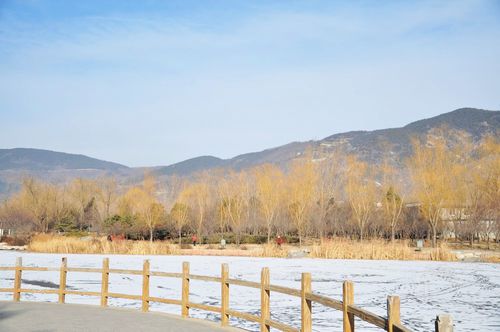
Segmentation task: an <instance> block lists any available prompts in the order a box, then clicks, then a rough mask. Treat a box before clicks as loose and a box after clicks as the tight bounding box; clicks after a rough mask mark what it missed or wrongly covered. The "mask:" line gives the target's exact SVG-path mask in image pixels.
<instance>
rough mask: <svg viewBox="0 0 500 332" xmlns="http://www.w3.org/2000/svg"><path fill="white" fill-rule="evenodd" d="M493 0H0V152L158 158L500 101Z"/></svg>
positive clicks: (125, 160) (227, 153) (240, 148)
mask: <svg viewBox="0 0 500 332" xmlns="http://www.w3.org/2000/svg"><path fill="white" fill-rule="evenodd" d="M499 59H500V1H495V0H493V1H481V0H478V1H474V0H467V1H461V0H453V1H451V0H450V1H342V2H341V1H315V0H309V1H306V0H304V1H237V0H228V1H202V0H199V1H189V0H181V1H174V0H172V1H153V0H144V1H133V0H131V1H127V0H114V1H112V0H86V1H65V0H52V1H48V0H47V1H43V0H24V1H10V0H0V148H14V147H30V148H41V149H48V150H55V151H63V152H69V153H78V154H85V155H88V156H91V157H95V158H99V159H104V160H109V161H114V162H119V163H122V164H125V165H128V166H155V165H167V164H171V163H175V162H179V161H182V160H185V159H188V158H192V157H196V156H201V155H214V156H217V157H221V158H230V157H233V156H235V155H238V154H241V153H246V152H252V151H260V150H263V149H266V148H271V147H275V146H279V145H282V144H286V143H289V142H292V141H307V140H311V139H321V138H324V137H327V136H330V135H332V134H335V133H339V132H345V131H351V130H373V129H382V128H389V127H399V126H403V125H405V124H407V123H409V122H412V121H415V120H419V119H422V118H428V117H432V116H435V115H438V114H441V113H446V112H450V111H452V110H454V109H457V108H461V107H477V108H483V109H490V110H500V61H499Z"/></svg>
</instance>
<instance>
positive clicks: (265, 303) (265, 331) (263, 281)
mask: <svg viewBox="0 0 500 332" xmlns="http://www.w3.org/2000/svg"><path fill="white" fill-rule="evenodd" d="M269 284H270V277H269V268H267V267H264V268H262V271H261V273H260V319H261V321H260V331H261V332H269V331H270V327H269V325H267V324H266V320H267V319H270V318H271V312H270V309H269V303H270V297H271V290H270V289H269Z"/></svg>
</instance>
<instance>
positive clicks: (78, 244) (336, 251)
mask: <svg viewBox="0 0 500 332" xmlns="http://www.w3.org/2000/svg"><path fill="white" fill-rule="evenodd" d="M212 247H213V246H211V245H204V246H196V247H193V248H192V249H180V248H179V247H178V246H177V245H175V244H172V243H168V242H165V241H155V242H153V243H150V242H149V241H129V240H122V241H113V242H111V241H107V240H106V237H86V238H77V237H67V236H61V235H52V234H39V235H36V236H34V237H33V238H32V240H31V242H30V244H29V245H28V250H29V251H32V252H44V253H61V254H129V255H213V256H221V255H224V256H251V257H288V255H289V253H290V251H291V250H297V247H293V246H290V245H283V246H281V247H279V246H277V245H276V244H264V245H245V246H244V247H245V248H243V249H242V248H241V247H238V246H234V245H228V246H227V248H226V249H223V250H220V249H217V248H218V247H217V248H212ZM303 249H304V250H308V251H310V254H309V257H313V258H330V259H387V260H438V261H454V260H456V256H455V255H454V254H453V253H452V252H451V251H450V250H449V249H448V248H447V247H446V245H445V244H442V245H441V246H440V247H439V248H436V249H431V248H424V250H422V251H415V248H414V247H411V246H410V242H409V241H397V242H395V243H393V244H392V243H389V242H386V241H383V240H365V241H363V242H359V241H356V240H348V239H342V238H339V239H333V240H322V241H321V242H320V243H318V244H313V245H311V246H306V247H303Z"/></svg>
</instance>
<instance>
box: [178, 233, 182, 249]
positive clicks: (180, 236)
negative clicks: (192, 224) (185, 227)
mask: <svg viewBox="0 0 500 332" xmlns="http://www.w3.org/2000/svg"><path fill="white" fill-rule="evenodd" d="M181 244H182V229H179V246H180V245H181Z"/></svg>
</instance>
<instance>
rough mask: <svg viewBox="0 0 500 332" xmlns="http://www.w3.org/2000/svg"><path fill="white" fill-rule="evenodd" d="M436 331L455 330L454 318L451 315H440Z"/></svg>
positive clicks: (450, 331)
mask: <svg viewBox="0 0 500 332" xmlns="http://www.w3.org/2000/svg"><path fill="white" fill-rule="evenodd" d="M435 331H436V332H453V319H452V318H451V316H450V315H445V314H443V315H438V316H437V317H436V325H435Z"/></svg>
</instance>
